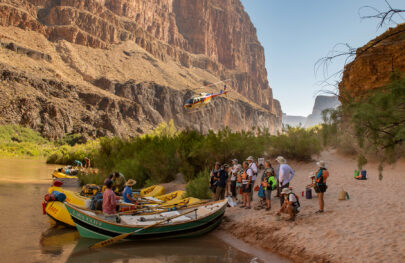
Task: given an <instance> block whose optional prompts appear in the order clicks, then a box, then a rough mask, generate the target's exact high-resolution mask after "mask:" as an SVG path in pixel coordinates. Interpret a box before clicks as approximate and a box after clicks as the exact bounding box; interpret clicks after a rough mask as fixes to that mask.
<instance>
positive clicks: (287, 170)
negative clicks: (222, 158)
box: [210, 156, 329, 221]
mask: <svg viewBox="0 0 405 263" xmlns="http://www.w3.org/2000/svg"><path fill="white" fill-rule="evenodd" d="M275 161H276V162H277V164H278V166H277V168H276V169H274V168H273V166H272V164H271V162H270V160H267V161H265V162H264V164H263V165H264V171H263V174H262V175H261V178H260V182H258V183H257V184H256V181H257V180H259V178H257V177H258V164H257V163H256V162H255V160H254V158H253V157H252V156H249V157H248V158H246V160H245V161H243V162H242V164H239V163H238V160H237V159H233V160H232V166H231V167H230V166H229V165H228V164H223V165H221V164H220V163H219V162H216V163H215V166H214V169H213V170H212V171H211V176H210V189H211V191H212V193H213V197H214V200H221V199H224V198H225V195H226V196H232V199H233V200H235V201H237V202H238V203H239V204H240V206H239V207H240V208H246V209H251V207H252V205H251V204H252V200H253V197H254V191H255V190H257V191H258V196H259V201H260V204H261V205H260V207H262V208H265V210H266V211H269V210H271V199H272V192H273V191H274V192H276V195H275V197H278V198H280V209H279V210H278V211H277V213H276V214H277V215H280V214H281V213H286V214H289V215H290V219H289V220H291V221H294V220H295V217H296V215H297V214H298V213H299V211H300V202H299V197H298V196H297V195H296V194H295V193H294V192H293V190H292V187H291V186H290V183H291V181H292V179H293V178H294V175H295V172H294V170H293V169H292V168H291V167H290V166H289V165H288V164H287V161H286V159H285V158H284V157H282V156H278V157H277V158H276V159H275ZM261 165H262V164H260V166H261ZM317 165H318V167H319V169H318V171H317V172H316V175H314V176H313V183H312V184H311V185H309V186H308V187H313V188H314V190H315V192H316V193H318V202H319V210H318V211H317V213H322V212H323V211H324V199H323V196H324V193H325V191H326V189H327V185H326V178H327V177H328V176H329V172H328V171H327V169H326V164H325V162H324V161H319V162H317Z"/></svg>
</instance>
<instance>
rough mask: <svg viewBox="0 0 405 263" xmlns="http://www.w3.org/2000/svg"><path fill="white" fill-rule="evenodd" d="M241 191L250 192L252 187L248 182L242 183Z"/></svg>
mask: <svg viewBox="0 0 405 263" xmlns="http://www.w3.org/2000/svg"><path fill="white" fill-rule="evenodd" d="M242 192H243V193H250V192H252V187H251V185H250V184H249V185H247V184H243V185H242Z"/></svg>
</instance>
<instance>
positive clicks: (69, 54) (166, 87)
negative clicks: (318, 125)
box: [0, 0, 281, 137]
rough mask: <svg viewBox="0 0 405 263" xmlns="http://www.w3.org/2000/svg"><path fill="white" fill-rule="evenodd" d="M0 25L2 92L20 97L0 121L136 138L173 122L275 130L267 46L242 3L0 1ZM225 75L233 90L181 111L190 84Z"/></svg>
mask: <svg viewBox="0 0 405 263" xmlns="http://www.w3.org/2000/svg"><path fill="white" fill-rule="evenodd" d="M0 26H1V30H0V44H1V48H0V57H1V58H2V59H1V65H0V66H1V69H2V74H3V76H2V78H3V80H2V82H1V85H2V87H5V88H7V89H2V91H1V92H2V93H3V94H4V95H5V94H16V95H17V96H9V97H8V98H9V99H8V100H6V101H4V103H5V104H4V105H10V107H3V108H2V109H1V110H0V112H2V115H1V116H0V123H10V122H12V123H21V124H25V125H28V126H30V127H33V128H36V129H38V130H40V131H41V132H42V133H43V134H45V135H46V136H48V137H60V136H62V135H63V134H64V133H69V132H82V131H83V132H87V133H89V134H93V135H95V136H101V135H114V134H117V135H123V136H132V135H135V134H138V133H142V132H144V131H146V130H148V129H150V128H153V126H154V125H156V124H157V123H159V122H161V121H168V120H169V119H174V120H175V123H176V125H178V126H179V127H184V128H186V127H187V128H194V129H198V130H201V131H207V130H208V129H214V130H218V129H220V128H223V127H225V126H229V127H231V128H232V129H235V130H241V129H244V130H247V129H250V128H252V127H257V126H258V127H262V128H264V127H265V128H268V129H269V130H270V131H271V132H276V131H277V130H279V129H280V128H281V107H280V103H279V102H278V101H277V100H275V99H274V98H273V94H272V90H271V88H270V87H269V84H268V81H267V72H266V69H265V58H264V50H263V47H262V46H261V44H260V43H259V42H258V40H257V36H256V29H255V28H254V26H253V24H252V23H251V21H250V18H249V16H248V15H247V13H246V12H245V11H244V8H243V6H242V4H241V2H240V1H239V0H224V1H214V0H149V1H144V0H0ZM34 65H35V66H34ZM10 74H11V75H12V76H13V77H12V78H10V77H7V76H9V75H10ZM19 78H21V79H20V80H18V79H19ZM223 79H231V81H230V83H229V85H228V86H231V88H232V91H233V94H232V95H230V96H229V97H227V98H220V99H218V100H214V103H213V104H214V107H209V108H208V109H206V110H204V111H201V112H198V113H191V114H190V113H187V112H185V111H184V109H183V108H182V105H183V103H184V101H185V100H186V99H187V98H188V97H189V96H191V95H192V93H191V92H190V90H191V89H193V88H195V87H199V86H201V85H203V84H204V85H205V84H208V83H214V82H216V81H219V80H223ZM16 83H20V84H21V83H26V84H24V85H20V84H18V85H16ZM106 83H110V84H108V85H107V86H109V87H110V88H106V87H105V86H106ZM17 86H18V87H17ZM44 87H46V90H47V92H48V93H47V94H52V95H48V96H45V95H44V93H43V89H44ZM123 87H125V88H123ZM219 88H220V87H219ZM17 90H18V92H17ZM123 90H125V91H123ZM26 91H29V92H26ZM25 93H27V94H30V93H31V95H33V96H34V97H35V98H36V99H34V100H35V101H36V102H34V101H31V99H32V97H28V98H26V97H27V96H25ZM55 94H59V95H60V96H59V95H55ZM84 94H87V95H84ZM122 94H126V95H122ZM162 96H163V97H162ZM63 98H65V100H63ZM3 100H4V97H3ZM25 100H28V101H29V103H28V102H27V101H25ZM24 101H25V102H24ZM38 101H39V102H40V103H39V102H38ZM56 101H58V103H56ZM27 103H28V104H32V105H35V106H30V107H28V104H27ZM11 105H12V106H11ZM19 105H20V106H19ZM45 105H47V106H45ZM63 105H64V106H63ZM69 105H76V106H75V107H70V106H69ZM106 105H108V106H106ZM62 106H63V107H62ZM110 107H112V108H110ZM73 108H74V109H73ZM49 111H51V112H49ZM56 112H59V113H56ZM55 114H56V115H57V116H58V117H57V118H56V115H55ZM77 114H78V116H76V115H77ZM79 115H80V117H79ZM50 116H53V117H50ZM75 116H76V117H75ZM84 116H86V117H84Z"/></svg>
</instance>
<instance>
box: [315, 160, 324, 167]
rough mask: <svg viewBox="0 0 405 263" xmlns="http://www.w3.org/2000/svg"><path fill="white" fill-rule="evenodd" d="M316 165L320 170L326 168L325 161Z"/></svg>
mask: <svg viewBox="0 0 405 263" xmlns="http://www.w3.org/2000/svg"><path fill="white" fill-rule="evenodd" d="M316 165H318V166H319V167H320V168H325V167H326V163H325V161H319V162H317V163H316Z"/></svg>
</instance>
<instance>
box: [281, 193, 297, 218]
mask: <svg viewBox="0 0 405 263" xmlns="http://www.w3.org/2000/svg"><path fill="white" fill-rule="evenodd" d="M280 194H281V198H283V199H284V202H283V205H282V206H281V208H280V210H278V212H277V215H280V214H281V213H284V214H289V215H290V219H289V221H294V220H295V216H296V215H297V214H298V212H299V210H300V203H299V201H298V198H297V196H296V195H295V194H294V193H293V192H292V191H291V190H290V189H289V188H284V189H283V190H282V191H281V193H280Z"/></svg>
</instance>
